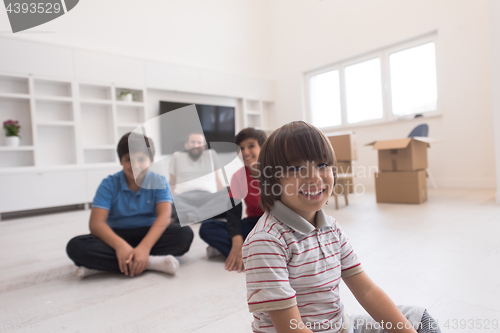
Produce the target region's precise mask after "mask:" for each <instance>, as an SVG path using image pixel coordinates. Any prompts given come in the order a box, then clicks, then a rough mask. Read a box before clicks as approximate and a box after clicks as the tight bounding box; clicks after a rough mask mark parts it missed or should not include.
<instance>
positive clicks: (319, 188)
mask: <svg viewBox="0 0 500 333" xmlns="http://www.w3.org/2000/svg"><path fill="white" fill-rule="evenodd" d="M333 181H334V178H333V170H332V167H331V166H329V165H328V164H327V163H324V162H320V163H318V162H312V161H308V162H307V161H302V162H299V163H297V164H295V165H293V166H290V167H289V168H288V172H287V174H286V175H285V177H282V178H280V184H281V187H282V188H281V190H282V194H281V202H283V203H284V204H285V205H287V206H288V207H289V208H290V209H292V210H293V211H294V212H296V213H297V214H299V215H300V216H302V217H303V218H304V219H306V220H307V221H309V222H311V223H313V222H314V218H315V216H316V212H317V211H318V210H320V209H322V208H323V206H324V205H325V203H326V202H327V201H328V199H329V198H330V195H331V193H332V189H333Z"/></svg>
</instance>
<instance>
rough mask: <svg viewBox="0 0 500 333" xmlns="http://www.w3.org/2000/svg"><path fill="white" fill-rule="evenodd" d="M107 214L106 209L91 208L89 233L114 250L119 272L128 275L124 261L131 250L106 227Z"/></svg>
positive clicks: (127, 244)
mask: <svg viewBox="0 0 500 333" xmlns="http://www.w3.org/2000/svg"><path fill="white" fill-rule="evenodd" d="M108 214H109V211H108V210H107V209H104V208H97V207H92V210H91V212H90V221H89V229H90V233H91V234H92V235H94V236H96V237H97V238H99V239H100V240H102V241H103V242H104V243H106V244H108V245H109V246H111V247H112V248H113V249H114V250H115V252H116V258H117V260H118V266H119V267H120V271H121V272H122V273H124V274H125V275H128V273H129V271H128V266H127V263H126V261H127V259H128V257H129V255H130V253H131V252H132V251H133V248H132V247H131V246H130V245H129V243H127V242H126V241H125V240H124V239H123V238H121V237H120V236H118V235H117V234H116V233H115V232H114V231H113V229H111V228H110V227H109V226H108V224H107V223H106V220H107V219H108Z"/></svg>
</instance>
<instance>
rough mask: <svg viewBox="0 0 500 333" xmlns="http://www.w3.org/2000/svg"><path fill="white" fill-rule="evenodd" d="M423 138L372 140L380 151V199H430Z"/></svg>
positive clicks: (377, 182)
mask: <svg viewBox="0 0 500 333" xmlns="http://www.w3.org/2000/svg"><path fill="white" fill-rule="evenodd" d="M431 142H435V140H433V139H430V138H424V137H415V138H404V139H398V140H385V141H375V142H372V143H369V144H368V145H372V146H373V149H376V150H378V168H379V172H378V173H376V174H375V192H376V196H377V202H390V203H417V204H419V203H422V202H424V201H426V200H427V177H426V176H427V174H426V169H427V148H428V147H429V146H430V143H431Z"/></svg>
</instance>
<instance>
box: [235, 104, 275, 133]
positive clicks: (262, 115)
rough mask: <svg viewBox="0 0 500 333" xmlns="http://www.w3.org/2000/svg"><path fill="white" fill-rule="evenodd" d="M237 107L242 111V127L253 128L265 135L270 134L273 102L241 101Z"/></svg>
mask: <svg viewBox="0 0 500 333" xmlns="http://www.w3.org/2000/svg"><path fill="white" fill-rule="evenodd" d="M239 105H240V107H241V108H242V109H243V112H242V113H243V114H242V115H243V124H242V125H243V127H245V128H246V127H255V128H257V129H260V130H263V131H265V132H267V133H270V132H272V128H271V127H270V124H271V122H270V116H271V114H272V112H273V110H274V103H273V102H270V101H263V100H252V99H242V100H241V102H240V103H239Z"/></svg>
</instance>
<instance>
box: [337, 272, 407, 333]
mask: <svg viewBox="0 0 500 333" xmlns="http://www.w3.org/2000/svg"><path fill="white" fill-rule="evenodd" d="M343 280H344V282H345V284H346V285H347V287H348V288H349V289H350V290H351V292H352V293H353V295H354V297H356V299H357V300H358V302H359V304H361V306H363V308H364V309H365V310H366V311H367V312H368V313H369V314H370V316H372V318H373V319H375V320H376V321H377V322H379V323H382V322H383V323H384V328H385V330H386V331H387V332H389V333H392V332H406V333H416V331H415V329H413V326H411V325H410V324H408V325H405V324H406V323H407V322H408V320H407V319H406V318H405V316H403V314H402V313H401V311H399V309H398V308H397V307H396V304H394V302H393V301H392V300H391V299H390V298H389V296H387V294H386V293H385V292H384V291H383V290H382V289H380V287H378V286H377V285H376V284H375V283H374V282H373V281H372V280H371V279H370V278H369V277H368V274H366V273H365V272H361V273H358V274H355V275H352V276H349V277H347V278H343ZM388 322H391V323H392V329H388V328H387V326H390V325H387V324H386V323H388ZM398 323H400V324H399V326H398ZM398 327H401V328H399V329H398Z"/></svg>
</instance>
